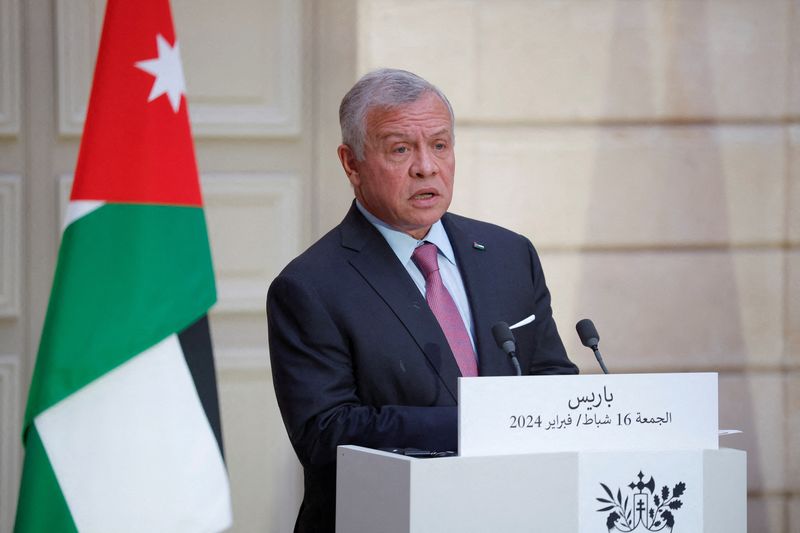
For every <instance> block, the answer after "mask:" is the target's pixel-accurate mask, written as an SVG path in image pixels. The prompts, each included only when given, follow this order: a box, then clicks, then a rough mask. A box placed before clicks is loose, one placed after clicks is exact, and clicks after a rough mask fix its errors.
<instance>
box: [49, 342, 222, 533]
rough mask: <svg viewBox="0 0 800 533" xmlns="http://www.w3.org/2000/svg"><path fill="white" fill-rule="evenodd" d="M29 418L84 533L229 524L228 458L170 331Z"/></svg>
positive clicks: (200, 528) (204, 528) (203, 528)
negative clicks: (168, 334)
mask: <svg viewBox="0 0 800 533" xmlns="http://www.w3.org/2000/svg"><path fill="white" fill-rule="evenodd" d="M35 424H36V427H37V428H38V430H39V434H40V435H41V439H42V443H43V444H44V447H45V450H46V451H47V455H48V457H49V459H50V462H51V464H52V465H53V470H54V471H55V474H56V477H57V479H58V482H59V484H60V486H61V490H62V492H63V494H64V497H65V499H66V501H67V504H68V506H69V508H70V512H71V513H72V517H73V520H74V521H75V524H76V525H77V527H78V530H79V531H81V532H82V533H83V532H109V531H114V532H118V533H124V532H133V531H187V532H188V531H192V532H200V531H203V532H205V531H208V532H216V531H220V530H223V529H225V528H227V527H229V526H230V524H231V510H230V500H229V496H228V495H229V488H228V477H227V474H226V471H225V466H224V464H223V461H222V456H221V455H220V452H219V448H218V447H217V443H216V440H215V439H214V435H213V433H212V431H211V427H210V425H209V423H208V419H207V418H206V416H205V412H204V411H203V408H202V406H201V404H200V399H199V397H198V395H197V390H196V389H195V386H194V382H193V381H192V377H191V374H190V373H189V369H188V367H187V366H186V361H185V359H184V357H183V353H182V350H181V346H180V343H179V342H178V338H177V336H176V335H172V336H170V337H169V338H167V339H166V340H164V341H162V342H160V343H159V344H157V345H155V346H153V347H152V348H150V349H149V350H146V351H144V352H142V353H141V354H139V355H137V356H136V357H134V358H133V359H131V360H130V361H128V362H127V363H125V364H123V365H121V366H120V367H119V368H116V369H115V370H113V371H111V372H109V373H108V374H106V375H105V376H103V377H101V378H99V379H98V380H96V381H94V382H92V383H91V384H89V385H88V386H86V387H84V388H83V389H81V390H79V391H78V392H76V393H75V394H73V395H71V396H69V397H68V398H66V399H65V400H63V401H61V402H59V403H58V404H56V405H55V406H53V407H52V408H50V409H48V410H47V411H45V412H44V413H42V414H41V415H39V416H38V417H37V418H36V420H35ZM43 512H46V511H43Z"/></svg>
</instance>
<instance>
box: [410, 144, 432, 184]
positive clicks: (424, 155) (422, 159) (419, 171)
mask: <svg viewBox="0 0 800 533" xmlns="http://www.w3.org/2000/svg"><path fill="white" fill-rule="evenodd" d="M409 170H410V171H411V175H412V176H413V177H415V178H427V177H430V176H435V175H436V174H437V173H438V172H439V167H438V166H437V165H436V159H435V158H434V156H433V154H432V153H431V151H430V149H429V148H422V149H420V150H417V152H416V153H415V157H414V161H413V162H412V163H411V168H410V169H409Z"/></svg>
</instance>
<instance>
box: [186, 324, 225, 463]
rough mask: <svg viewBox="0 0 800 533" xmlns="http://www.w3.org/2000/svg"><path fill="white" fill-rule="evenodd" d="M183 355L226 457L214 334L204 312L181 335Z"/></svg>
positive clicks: (222, 452) (215, 435) (221, 451)
mask: <svg viewBox="0 0 800 533" xmlns="http://www.w3.org/2000/svg"><path fill="white" fill-rule="evenodd" d="M178 340H179V341H180V343H181V349H182V350H183V357H184V358H185V359H186V364H187V366H188V367H189V372H191V374H192V379H193V380H194V386H195V388H196V389H197V395H198V396H199V397H200V403H201V404H202V405H203V410H204V411H205V412H206V418H208V423H209V424H210V425H211V430H212V431H213V432H214V437H216V439H217V444H218V445H219V451H220V453H221V454H222V456H223V458H224V457H225V452H224V450H223V447H222V423H221V421H220V416H219V399H218V397H217V376H216V372H215V370H214V353H213V351H212V349H211V333H210V332H209V329H208V316H207V315H203V316H202V317H200V319H199V320H197V322H195V323H194V324H192V325H191V326H189V327H188V328H186V329H185V330H183V331H182V332H180V333H179V334H178Z"/></svg>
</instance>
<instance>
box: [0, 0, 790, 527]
mask: <svg viewBox="0 0 800 533" xmlns="http://www.w3.org/2000/svg"><path fill="white" fill-rule="evenodd" d="M103 5H104V2H103V0H51V1H49V2H48V1H39V2H24V1H22V0H0V532H5V531H10V524H11V522H10V520H11V517H13V509H14V499H15V494H16V486H17V482H18V476H19V468H20V466H19V465H20V459H21V451H20V446H19V440H18V437H17V435H18V434H19V423H20V417H21V413H22V411H23V408H24V398H25V394H26V393H27V384H28V382H29V380H30V372H31V370H32V367H33V361H34V356H35V350H36V347H37V346H38V336H39V333H40V329H41V323H42V319H43V316H44V312H45V306H46V302H47V298H48V294H49V290H50V282H51V279H52V271H53V268H54V264H55V255H56V251H57V246H58V232H59V230H58V228H59V223H60V219H61V212H62V210H63V205H64V201H65V197H66V194H67V193H68V186H69V180H70V175H71V173H72V172H73V170H74V165H75V158H76V155H77V149H78V143H79V133H80V130H81V127H82V121H83V113H84V112H85V104H86V98H87V91H88V87H89V83H90V77H91V71H92V65H93V61H94V53H95V48H96V42H97V34H98V31H99V27H100V21H101V17H102V6H103ZM173 9H174V15H175V22H176V26H177V32H178V37H179V38H180V40H181V50H182V53H183V61H184V67H185V72H186V77H187V84H188V90H189V104H190V111H191V116H192V120H193V130H194V132H195V143H196V150H197V157H198V162H199V166H200V171H201V174H202V180H203V187H204V192H205V199H206V204H207V214H208V219H209V225H210V234H211V240H212V249H213V253H214V261H215V266H216V272H217V277H218V286H219V303H218V305H217V306H216V307H215V308H214V310H213V311H212V314H211V320H212V330H213V335H214V341H215V349H216V357H217V362H218V376H219V386H220V395H221V407H222V413H223V429H224V432H225V441H226V451H227V459H228V464H229V468H230V472H231V478H232V485H233V491H234V512H235V519H236V526H235V528H234V530H235V531H272V532H285V531H289V530H290V527H291V524H292V523H293V520H294V516H295V513H296V509H297V498H298V495H299V491H300V487H301V479H300V475H299V470H298V467H297V463H296V460H295V459H294V456H293V455H292V452H291V449H290V447H289V445H288V442H287V439H286V437H285V433H284V430H283V426H282V424H281V422H280V419H279V416H278V414H277V409H276V407H275V404H274V394H273V392H272V387H271V375H270V370H269V366H268V357H267V350H266V327H265V323H264V311H263V303H264V296H265V293H266V288H267V286H268V285H269V282H270V280H271V279H272V277H274V275H275V274H276V273H277V271H278V270H279V269H280V268H281V267H282V265H283V264H285V263H286V262H287V261H288V260H289V259H290V258H291V257H293V256H294V255H296V254H297V253H299V251H301V250H302V249H303V248H304V247H305V246H307V245H308V244H310V243H311V242H312V241H313V240H314V239H315V238H316V237H318V236H320V235H321V234H322V233H324V232H325V231H327V229H328V228H330V227H331V226H332V225H334V224H335V223H336V222H338V221H339V220H340V219H341V217H342V216H343V214H344V211H345V209H346V207H347V204H348V202H349V199H350V197H351V193H350V191H349V189H348V186H347V183H346V179H345V178H344V176H343V174H342V173H341V170H340V169H339V167H338V162H337V161H336V158H335V148H336V145H337V143H338V126H337V118H336V110H337V106H338V102H339V99H340V98H341V96H342V95H343V94H344V92H345V91H346V90H347V88H348V87H349V86H350V85H351V84H352V83H353V81H355V79H357V77H358V76H359V75H360V74H362V73H363V72H365V71H366V70H368V69H370V68H373V67H378V66H395V67H402V68H408V69H411V70H413V71H415V72H418V73H419V74H422V75H423V76H425V77H427V78H429V79H430V80H431V81H433V82H434V83H436V84H438V85H439V86H440V87H441V88H442V89H443V90H444V91H445V92H446V93H447V94H448V95H449V96H450V97H451V100H452V102H453V105H454V107H455V111H456V116H457V160H458V171H457V180H456V188H457V192H456V197H455V200H454V204H453V210H454V211H457V212H460V213H463V214H467V215H471V216H476V217H480V218H485V219H488V220H491V221H493V222H497V223H501V224H504V225H506V226H508V227H511V228H513V229H515V230H517V231H520V232H522V233H524V234H526V235H528V236H530V237H531V239H532V240H533V242H534V244H535V245H536V246H537V247H538V249H539V251H540V253H541V255H542V258H543V261H544V266H545V271H546V273H547V276H548V283H549V285H550V287H551V290H552V292H553V296H554V308H555V313H556V319H557V321H558V323H559V325H560V328H561V332H562V336H563V338H564V340H565V342H566V344H567V346H568V350H569V353H570V355H571V356H572V358H573V359H574V360H575V362H576V363H577V364H578V365H579V366H580V367H581V368H582V370H583V371H584V372H595V371H596V367H595V363H594V360H593V358H592V356H591V353H590V352H589V351H588V350H586V349H584V348H582V347H580V346H579V343H578V342H577V339H576V336H575V334H574V333H573V331H574V330H573V324H574V323H575V322H576V321H577V320H578V319H579V318H582V317H584V316H589V317H591V318H593V319H594V321H595V323H596V324H597V326H598V328H599V329H600V333H601V335H602V337H603V341H602V347H603V353H604V355H605V357H606V359H607V363H608V365H609V366H610V367H611V369H612V371H616V372H643V371H682V370H711V371H719V372H720V395H721V398H720V400H721V420H720V423H721V425H722V426H723V427H728V428H739V429H742V430H744V434H743V435H741V436H738V437H729V438H728V439H727V440H725V441H724V442H723V443H724V444H725V445H729V446H734V447H741V448H744V449H747V451H748V454H749V456H748V460H749V461H748V479H749V490H750V504H749V520H750V529H749V530H750V531H759V532H762V531H763V532H770V533H772V532H774V533H788V532H795V531H800V454H798V453H797V451H796V449H797V448H798V447H800V415H799V414H798V413H800V373H798V369H800V118H798V117H800V53H799V52H800V3H798V2H795V1H793V0H715V1H702V0H675V1H661V0H634V1H631V0H616V1H614V0H559V1H556V0H527V1H522V0H491V1H490V0H406V1H405V2H402V3H400V2H395V1H388V0H333V1H329V0H231V1H230V2H223V3H220V2H215V1H212V0H173Z"/></svg>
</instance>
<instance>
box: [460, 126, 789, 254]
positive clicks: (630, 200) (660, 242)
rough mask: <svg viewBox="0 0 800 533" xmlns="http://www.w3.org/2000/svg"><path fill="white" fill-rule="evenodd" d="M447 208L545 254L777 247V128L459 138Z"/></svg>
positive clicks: (781, 163)
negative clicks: (521, 238) (519, 236)
mask: <svg viewBox="0 0 800 533" xmlns="http://www.w3.org/2000/svg"><path fill="white" fill-rule="evenodd" d="M456 152H457V157H456V160H457V171H456V185H455V197H454V202H453V206H452V209H453V210H454V211H456V212H463V213H465V214H470V215H473V216H476V217H478V218H484V219H487V220H491V221H493V222H496V223H498V224H501V225H505V226H508V227H510V228H513V229H515V230H517V231H520V232H522V233H525V234H528V235H530V236H531V237H532V238H534V244H536V245H537V246H539V247H542V248H550V247H554V248H570V247H585V246H589V247H595V248H596V247H609V246H611V247H620V246H625V247H632V246H647V247H652V246H659V247H664V246H670V245H672V246H676V245H677V246H698V245H717V246H718V245H731V244H734V245H751V244H765V243H770V244H777V243H780V242H781V241H782V240H783V238H784V224H785V214H786V213H785V204H786V201H785V180H786V148H785V134H784V130H783V128H781V127H778V126H726V127H709V126H683V127H658V126H654V127H618V128H589V127H577V128H528V127H524V128H523V127H520V128H508V129H506V128H472V127H465V128H462V129H460V130H458V131H457V140H456Z"/></svg>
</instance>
